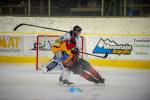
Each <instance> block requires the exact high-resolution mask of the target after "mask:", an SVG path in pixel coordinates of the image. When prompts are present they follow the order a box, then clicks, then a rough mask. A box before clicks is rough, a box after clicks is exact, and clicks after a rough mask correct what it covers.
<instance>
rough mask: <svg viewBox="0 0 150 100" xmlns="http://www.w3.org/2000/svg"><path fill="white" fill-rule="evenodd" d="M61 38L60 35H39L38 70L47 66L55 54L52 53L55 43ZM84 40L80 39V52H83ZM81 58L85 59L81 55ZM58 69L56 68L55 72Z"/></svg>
mask: <svg viewBox="0 0 150 100" xmlns="http://www.w3.org/2000/svg"><path fill="white" fill-rule="evenodd" d="M57 38H59V36H58V35H38V36H37V43H36V70H39V69H41V68H42V66H43V65H46V64H47V63H48V62H49V61H50V60H51V58H52V57H53V56H54V54H53V53H52V52H51V48H52V44H53V42H54V41H55V40H56V39H57ZM83 42H84V38H83V37H80V44H79V45H80V48H79V49H80V51H81V52H83V49H84V46H83V44H84V43H83ZM80 57H82V58H83V54H80ZM56 69H58V67H56V68H55V70H56Z"/></svg>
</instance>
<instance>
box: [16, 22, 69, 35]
mask: <svg viewBox="0 0 150 100" xmlns="http://www.w3.org/2000/svg"><path fill="white" fill-rule="evenodd" d="M21 26H32V27H38V28H44V29H49V30H54V31H60V32H67V33H69V31H64V30H59V29H55V28H49V27H43V26H38V25H32V24H25V23H21V24H19V25H17V26H16V27H15V28H14V31H16V30H17V29H18V28H19V27H21Z"/></svg>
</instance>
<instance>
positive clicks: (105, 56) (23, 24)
mask: <svg viewBox="0 0 150 100" xmlns="http://www.w3.org/2000/svg"><path fill="white" fill-rule="evenodd" d="M21 26H32V27H38V28H44V29H49V30H54V31H60V32H66V33H69V31H65V30H60V29H55V28H49V27H43V26H38V25H32V24H26V23H21V24H19V25H17V26H16V27H15V28H14V31H16V30H17V29H18V28H19V27H21ZM79 53H83V54H87V55H90V56H95V57H99V58H107V56H108V53H107V52H106V54H105V55H104V56H98V55H94V54H91V53H86V52H79Z"/></svg>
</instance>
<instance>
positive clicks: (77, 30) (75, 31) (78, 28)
mask: <svg viewBox="0 0 150 100" xmlns="http://www.w3.org/2000/svg"><path fill="white" fill-rule="evenodd" d="M81 31H82V29H81V27H80V26H78V25H76V26H74V27H73V32H74V33H78V32H81Z"/></svg>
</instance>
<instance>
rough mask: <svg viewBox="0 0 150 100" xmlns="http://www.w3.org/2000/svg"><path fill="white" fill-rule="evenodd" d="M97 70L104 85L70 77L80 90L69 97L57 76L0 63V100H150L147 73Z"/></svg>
mask: <svg viewBox="0 0 150 100" xmlns="http://www.w3.org/2000/svg"><path fill="white" fill-rule="evenodd" d="M96 69H97V70H98V71H99V73H101V74H102V75H103V76H104V77H105V78H106V84H105V86H96V85H95V84H93V83H90V82H88V81H86V80H85V79H83V78H81V77H80V76H78V75H72V76H71V81H72V82H74V83H75V85H76V86H78V87H80V88H81V89H82V90H83V92H78V93H73V94H72V93H69V92H67V89H66V88H65V87H63V86H62V85H60V84H59V82H58V78H59V74H42V72H41V71H36V70H35V68H34V65H30V64H25V65H22V64H0V100H150V70H149V71H147V70H133V69H132V70H127V69H118V68H102V67H99V68H97V67H96Z"/></svg>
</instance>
